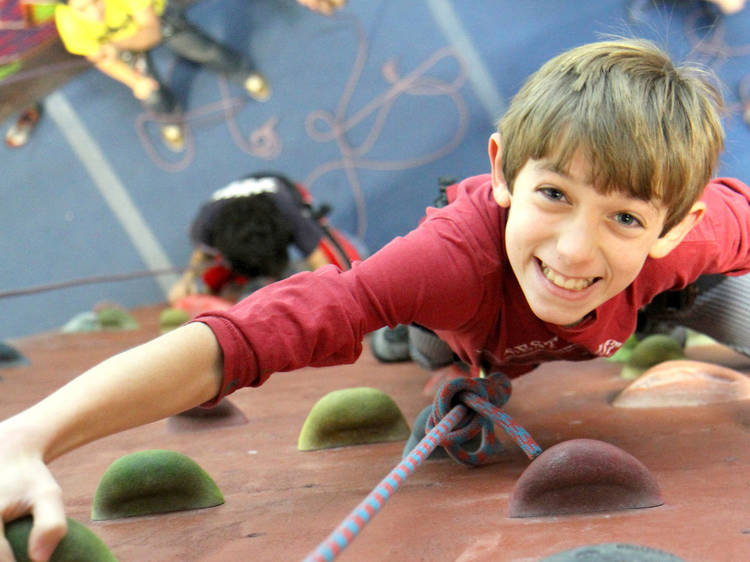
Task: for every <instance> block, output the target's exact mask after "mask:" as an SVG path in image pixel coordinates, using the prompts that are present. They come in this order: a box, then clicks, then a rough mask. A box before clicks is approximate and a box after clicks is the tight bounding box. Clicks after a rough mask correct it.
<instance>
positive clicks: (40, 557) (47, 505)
mask: <svg viewBox="0 0 750 562" xmlns="http://www.w3.org/2000/svg"><path fill="white" fill-rule="evenodd" d="M67 532H68V523H67V520H66V519H65V510H64V508H63V502H62V494H61V493H59V492H55V493H54V494H50V495H49V497H48V498H46V499H45V500H39V501H38V502H37V504H36V505H35V507H34V525H33V526H32V528H31V534H30V535H29V558H31V559H32V560H34V562H46V561H47V560H49V558H50V556H52V553H53V552H54V551H55V548H57V544H58V543H59V542H60V541H61V540H62V538H63V537H64V536H65V533H67Z"/></svg>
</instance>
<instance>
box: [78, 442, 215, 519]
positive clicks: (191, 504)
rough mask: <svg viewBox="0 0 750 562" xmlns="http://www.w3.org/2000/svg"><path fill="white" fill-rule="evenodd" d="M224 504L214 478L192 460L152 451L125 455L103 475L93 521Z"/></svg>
mask: <svg viewBox="0 0 750 562" xmlns="http://www.w3.org/2000/svg"><path fill="white" fill-rule="evenodd" d="M223 503H224V496H222V494H221V491H220V490H219V488H218V486H217V485H216V483H215V482H214V481H213V479H212V478H211V477H210V476H209V475H208V474H207V473H206V472H205V471H204V470H203V469H202V468H201V467H200V466H198V464H197V463H196V462H195V461H193V460H192V459H191V458H189V457H187V456H186V455H183V454H182V453H178V452H176V451H166V450H162V449H153V450H148V451H139V452H137V453H132V454H130V455H125V456H124V457H121V458H119V459H117V460H116V461H115V462H113V463H112V464H111V465H110V466H109V468H107V470H106V471H105V472H104V475H103V476H102V479H101V481H100V482H99V486H98V487H97V489H96V493H95V494H94V502H93V506H92V509H91V519H93V520H94V521H101V520H103V519H120V518H123V517H136V516H139V515H152V514H155V513H168V512H171V511H184V510H188V509H201V508H204V507H213V506H216V505H220V504H223Z"/></svg>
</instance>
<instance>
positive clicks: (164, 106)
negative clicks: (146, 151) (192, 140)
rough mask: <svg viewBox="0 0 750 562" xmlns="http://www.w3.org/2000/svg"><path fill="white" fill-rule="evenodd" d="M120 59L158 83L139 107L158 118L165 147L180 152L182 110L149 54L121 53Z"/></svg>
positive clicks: (181, 146)
mask: <svg viewBox="0 0 750 562" xmlns="http://www.w3.org/2000/svg"><path fill="white" fill-rule="evenodd" d="M120 58H121V59H122V60H123V61H124V62H126V63H127V64H129V65H131V66H132V67H133V68H135V69H136V70H138V72H140V73H141V74H144V75H148V76H151V77H152V78H153V79H154V80H156V81H157V82H158V83H159V89H158V90H156V91H155V92H153V93H152V94H151V95H150V96H149V97H148V98H146V99H144V100H141V105H143V107H144V108H145V109H146V111H148V112H150V113H152V114H154V115H155V116H157V117H158V118H159V120H160V123H159V129H160V131H161V136H162V139H163V140H164V142H165V143H166V144H167V146H168V147H169V148H170V149H172V150H182V148H183V146H184V143H185V141H184V135H183V133H182V126H181V124H180V122H181V120H182V109H181V107H180V103H179V102H178V101H177V97H176V96H175V95H174V93H173V92H172V90H171V89H170V88H169V87H168V86H167V85H166V84H164V82H163V81H162V80H161V78H160V77H159V73H158V71H157V70H156V66H155V65H154V62H153V60H152V58H151V53H150V52H149V51H145V52H137V53H136V52H131V51H123V52H122V53H121V54H120Z"/></svg>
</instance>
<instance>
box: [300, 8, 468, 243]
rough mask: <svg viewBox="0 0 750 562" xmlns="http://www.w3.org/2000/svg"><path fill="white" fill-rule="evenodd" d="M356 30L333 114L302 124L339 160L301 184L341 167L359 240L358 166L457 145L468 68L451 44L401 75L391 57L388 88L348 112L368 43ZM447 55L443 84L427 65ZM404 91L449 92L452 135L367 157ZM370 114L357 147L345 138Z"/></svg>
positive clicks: (412, 162) (362, 225)
mask: <svg viewBox="0 0 750 562" xmlns="http://www.w3.org/2000/svg"><path fill="white" fill-rule="evenodd" d="M355 28H356V32H357V39H358V48H357V56H356V58H355V61H354V65H353V68H352V71H351V74H350V76H349V79H348V80H347V83H346V86H345V88H344V91H343V93H342V95H341V99H340V100H339V103H338V106H337V108H336V110H335V112H334V113H331V112H329V111H325V110H323V109H318V110H315V111H313V112H311V113H309V114H308V116H307V119H306V121H305V128H306V131H307V134H308V135H309V136H310V138H311V139H313V140H314V141H316V142H320V143H325V142H332V141H335V142H336V144H337V146H338V149H339V151H340V152H341V158H340V159H336V160H332V161H330V162H326V163H324V164H321V165H320V166H318V167H316V168H315V169H314V170H313V171H312V172H310V174H308V176H307V177H306V178H305V180H304V185H306V186H308V187H311V186H312V185H313V184H314V182H315V181H317V180H318V179H319V178H320V177H322V176H323V175H325V174H327V173H329V172H331V171H334V170H344V172H345V174H346V178H347V180H348V182H349V186H350V188H351V191H352V195H353V197H354V201H355V205H356V212H357V232H356V235H357V237H358V238H360V239H363V238H364V235H365V232H366V230H367V211H366V206H365V201H364V193H363V191H362V185H361V183H360V181H359V176H358V175H357V170H358V169H368V170H381V171H394V170H404V169H409V168H416V167H418V166H422V165H424V164H427V163H428V162H432V161H434V160H437V159H439V158H441V157H443V156H445V155H447V154H449V153H451V152H452V151H453V150H455V149H456V147H457V146H458V145H459V144H460V142H461V140H462V139H463V137H464V135H465V134H466V130H467V128H468V121H469V119H468V111H467V108H466V103H465V102H464V99H463V97H462V96H461V94H460V93H459V89H460V88H461V86H463V84H464V83H465V81H466V68H465V65H464V64H463V63H462V61H461V59H460V58H459V56H458V54H457V53H456V52H455V50H453V49H451V48H442V49H439V50H437V51H435V53H433V54H432V55H431V56H430V57H429V58H427V60H425V61H424V62H423V63H421V64H420V65H418V66H417V67H416V68H415V69H414V70H412V71H411V72H409V73H408V74H406V75H405V76H401V75H400V74H399V72H398V68H397V66H396V62H395V60H394V59H390V60H389V61H387V62H386V63H384V64H383V66H382V67H381V72H382V74H383V77H384V78H385V79H386V80H387V81H388V82H389V83H390V84H391V87H390V88H389V89H388V90H387V91H385V92H384V93H382V94H381V95H379V96H377V97H376V98H375V99H373V100H372V101H371V102H370V103H368V104H367V105H366V106H365V107H363V108H362V109H360V110H359V111H357V112H356V113H354V114H353V115H351V116H347V112H348V109H349V103H350V101H351V97H352V95H353V93H354V90H355V88H356V86H357V83H358V82H359V78H360V76H361V75H362V69H363V67H364V64H365V61H366V59H367V42H366V39H365V37H364V32H363V30H362V26H361V25H360V24H359V22H358V21H356V20H355ZM449 58H452V59H455V61H456V62H457V64H458V73H457V75H456V77H455V78H454V79H453V80H452V81H451V82H445V81H443V80H440V79H438V78H435V77H431V76H428V75H427V73H428V72H429V71H430V69H432V68H433V67H434V66H435V65H437V64H438V63H439V62H440V61H441V60H443V59H449ZM402 95H411V96H447V97H448V98H450V99H451V100H452V101H453V104H454V106H455V108H456V111H457V113H458V125H457V127H456V130H455V132H454V134H453V136H452V138H451V139H450V140H449V141H448V142H446V143H445V144H444V145H443V146H441V147H440V148H438V149H436V150H434V151H432V152H430V153H428V154H424V155H422V156H417V157H414V158H410V159H405V160H378V159H369V158H367V154H368V153H369V152H370V151H371V150H372V148H373V147H374V146H375V145H376V143H377V142H378V140H379V138H380V134H381V132H382V129H383V127H384V126H385V122H386V119H387V118H388V114H389V113H390V111H391V109H392V107H393V105H394V104H395V103H396V101H397V100H398V98H399V97H400V96H402ZM373 114H375V120H374V124H373V125H372V128H371V129H370V131H369V133H368V134H367V135H366V137H365V139H364V140H363V141H362V142H361V143H360V144H359V145H358V146H354V145H352V144H351V143H350V141H349V139H348V138H347V135H346V134H347V132H348V131H350V130H351V129H353V128H354V127H355V126H356V125H357V124H359V123H360V122H362V121H363V120H364V119H366V118H368V117H370V116H371V115H373Z"/></svg>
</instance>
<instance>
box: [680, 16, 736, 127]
mask: <svg viewBox="0 0 750 562" xmlns="http://www.w3.org/2000/svg"><path fill="white" fill-rule="evenodd" d="M701 14H702V12H701V10H695V11H693V12H692V13H691V14H690V15H689V16H688V17H687V18H686V20H685V35H686V36H687V38H688V40H689V41H690V44H691V47H692V52H693V53H694V54H695V55H696V59H697V60H698V62H700V63H701V64H704V65H706V66H710V67H711V68H712V70H713V71H714V72H715V73H716V74H717V75H718V71H719V69H720V68H721V67H722V66H723V65H724V64H725V63H726V62H727V61H729V60H730V59H733V58H737V57H744V56H747V55H750V43H745V44H741V45H730V44H729V43H728V42H727V28H726V24H725V22H724V21H723V20H722V18H718V19H717V20H716V21H715V22H714V23H713V25H711V26H710V27H709V28H708V31H707V32H706V34H705V36H704V37H700V36H699V34H698V30H699V29H701V28H700V26H699V25H698V20H699V18H700V17H701ZM747 78H748V75H745V77H743V78H742V79H741V80H740V83H739V86H738V90H739V92H738V94H739V97H740V103H732V104H727V106H726V112H727V113H728V114H733V113H736V112H741V111H743V110H744V111H745V112H748V108H747V107H744V106H745V105H746V104H747V103H748V98H747V92H746V90H747V88H746V84H747ZM749 119H750V117H748V116H747V115H746V116H745V120H746V122H748V125H750V121H749Z"/></svg>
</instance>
